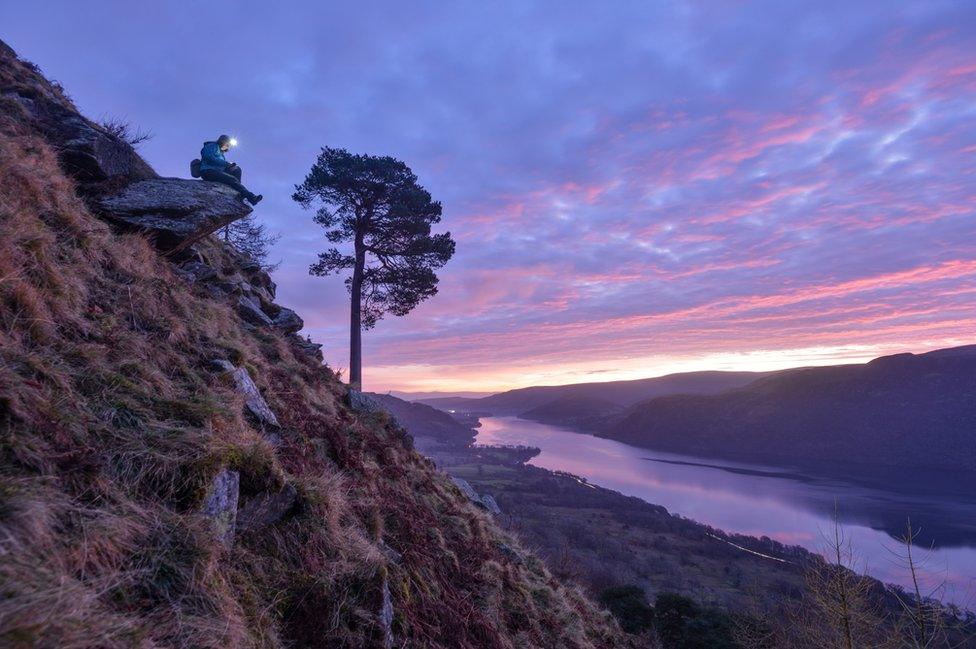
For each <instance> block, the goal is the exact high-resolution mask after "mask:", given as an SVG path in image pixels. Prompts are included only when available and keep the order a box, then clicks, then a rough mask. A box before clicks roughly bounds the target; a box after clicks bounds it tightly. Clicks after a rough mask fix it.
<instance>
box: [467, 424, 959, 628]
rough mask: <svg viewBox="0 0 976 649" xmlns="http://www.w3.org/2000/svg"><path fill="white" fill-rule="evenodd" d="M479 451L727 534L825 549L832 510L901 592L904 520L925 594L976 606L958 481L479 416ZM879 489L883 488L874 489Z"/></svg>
mask: <svg viewBox="0 0 976 649" xmlns="http://www.w3.org/2000/svg"><path fill="white" fill-rule="evenodd" d="M481 423H482V425H481V427H480V428H478V429H476V430H477V431H478V437H477V440H476V443H477V444H525V445H528V446H535V447H538V448H540V449H542V452H541V453H540V454H539V455H537V456H536V457H534V458H533V459H532V460H530V464H533V465H535V466H538V467H541V468H545V469H551V470H556V471H567V472H569V473H573V474H576V475H578V476H581V477H583V478H586V480H587V481H588V482H590V483H592V484H596V485H599V486H601V487H606V488H607V489H613V490H615V491H619V492H620V493H622V494H625V495H628V496H636V497H638V498H641V499H643V500H645V501H647V502H649V503H654V504H656V505H662V506H664V507H666V508H667V509H668V510H669V511H671V512H672V513H675V514H680V515H681V516H684V517H686V518H690V519H693V520H696V521H699V522H702V523H706V524H708V525H711V526H713V527H717V528H720V529H723V530H725V531H727V532H735V533H740V534H748V535H751V536H768V537H770V538H772V539H775V540H777V541H780V542H782V543H785V544H790V545H800V546H803V547H805V548H807V549H809V550H813V551H815V552H821V553H823V551H824V550H825V548H826V545H825V538H824V534H827V533H832V531H833V523H832V520H833V512H834V511H835V507H836V511H837V518H838V519H839V520H840V522H841V529H842V531H843V533H844V535H845V538H846V539H848V540H849V542H850V546H851V548H852V550H853V553H854V562H855V566H856V568H857V569H858V570H862V571H865V572H867V573H868V574H870V575H872V576H874V577H876V578H878V579H881V580H882V581H885V582H888V583H895V584H900V585H902V586H908V585H909V584H910V578H909V575H908V574H907V571H906V569H905V566H904V561H903V559H902V557H903V555H904V550H905V547H904V545H903V544H901V543H899V542H898V541H897V540H896V536H900V535H903V534H904V529H905V524H906V519H907V517H908V516H910V517H911V521H912V526H913V528H916V529H917V530H919V535H918V538H917V539H916V544H917V547H916V548H915V554H916V559H918V558H919V557H921V559H922V564H923V565H922V568H923V584H924V587H925V590H926V592H929V591H931V592H933V593H934V595H936V596H940V595H941V597H942V599H943V600H944V601H946V602H953V603H956V604H958V605H959V606H962V607H965V608H970V609H976V489H974V488H973V485H972V484H971V481H969V480H963V479H961V478H959V477H957V476H946V475H944V474H941V475H925V476H915V475H913V476H904V475H900V476H899V475H894V476H893V475H892V474H891V473H890V472H889V474H888V475H878V476H865V475H864V474H863V472H859V473H858V478H857V481H855V480H853V479H849V478H845V477H843V476H841V477H836V476H834V477H826V476H824V475H811V474H809V473H808V472H807V473H805V472H802V471H798V470H795V469H791V468H788V467H771V466H760V465H750V464H742V463H738V462H729V461H725V460H715V459H712V458H700V457H691V456H684V455H675V454H671V453H659V452H656V451H651V450H648V449H643V448H637V447H634V446H629V445H627V444H622V443H620V442H615V441H612V440H607V439H601V438H598V437H593V436H592V435H587V434H583V433H577V432H574V431H572V430H569V429H566V428H561V427H558V426H552V425H549V424H542V423H538V422H534V421H529V420H525V419H519V418H517V417H482V418H481ZM879 485H883V486H879Z"/></svg>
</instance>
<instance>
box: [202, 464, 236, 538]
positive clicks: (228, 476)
mask: <svg viewBox="0 0 976 649" xmlns="http://www.w3.org/2000/svg"><path fill="white" fill-rule="evenodd" d="M239 492H240V475H239V474H238V473H237V471H231V470H230V469H223V470H222V471H221V472H220V473H218V474H217V475H216V476H215V477H214V479H213V482H211V483H210V488H209V489H208V490H207V494H206V496H204V500H203V506H202V507H201V508H200V511H201V513H202V514H203V515H204V516H207V517H208V518H210V519H211V521H212V522H213V528H214V532H215V533H216V534H217V536H218V538H220V540H221V542H223V544H224V545H225V546H227V547H230V546H231V545H232V544H233V543H234V530H235V529H236V527H237V499H238V496H239Z"/></svg>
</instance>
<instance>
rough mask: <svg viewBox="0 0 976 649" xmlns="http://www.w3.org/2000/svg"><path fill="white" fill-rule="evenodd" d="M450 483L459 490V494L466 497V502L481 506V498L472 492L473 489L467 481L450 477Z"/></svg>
mask: <svg viewBox="0 0 976 649" xmlns="http://www.w3.org/2000/svg"><path fill="white" fill-rule="evenodd" d="M451 481H452V482H454V484H455V485H457V488H458V489H460V490H461V493H463V494H464V495H465V496H467V498H468V500H470V501H471V502H473V503H475V504H478V505H482V504H483V503H482V502H481V497H480V496H478V492H477V491H475V490H474V487H472V486H471V483H469V482H468V481H467V480H464V479H463V478H458V477H455V476H451Z"/></svg>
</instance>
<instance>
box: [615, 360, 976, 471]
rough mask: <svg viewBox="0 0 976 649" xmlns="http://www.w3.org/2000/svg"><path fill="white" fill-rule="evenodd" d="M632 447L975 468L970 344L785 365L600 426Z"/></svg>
mask: <svg viewBox="0 0 976 649" xmlns="http://www.w3.org/2000/svg"><path fill="white" fill-rule="evenodd" d="M597 434H598V435H600V436H601V437H608V438H611V439H615V440H618V441H622V442H626V443H628V444H632V445H635V446H643V447H646V448H653V449H657V450H662V451H671V452H677V453H686V454H692V455H700V456H711V457H725V458H736V459H743V460H750V461H763V462H774V463H789V464H791V465H801V466H813V465H819V466H833V467H835V468H836V467H837V466H838V465H840V464H842V463H843V464H863V465H875V466H888V467H905V468H912V469H926V468H932V469H959V470H972V469H974V468H976V444H974V442H976V345H969V346H966V347H957V348H953V349H942V350H938V351H934V352H929V353H926V354H897V355H894V356H884V357H881V358H877V359H875V360H873V361H871V362H870V363H866V364H856V365H839V366H832V367H815V368H803V369H796V370H789V371H785V372H780V373H778V374H776V375H773V376H770V377H766V378H763V379H761V380H758V381H755V382H754V383H751V384H749V385H747V386H743V387H739V388H736V389H733V390H728V391H725V392H722V393H720V394H713V395H688V394H681V395H668V396H662V397H657V398H652V399H648V400H645V401H642V402H640V403H637V404H635V405H633V406H631V407H630V408H629V409H628V410H626V411H625V412H624V413H622V414H621V415H620V416H619V417H617V418H615V419H612V420H607V421H605V422H604V424H603V425H602V426H601V428H600V430H599V431H598V432H597Z"/></svg>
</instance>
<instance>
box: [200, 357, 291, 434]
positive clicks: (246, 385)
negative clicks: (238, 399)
mask: <svg viewBox="0 0 976 649" xmlns="http://www.w3.org/2000/svg"><path fill="white" fill-rule="evenodd" d="M211 363H212V364H213V366H214V369H216V370H219V371H222V372H231V376H232V377H233V378H234V384H235V385H236V386H237V391H238V392H239V393H240V394H241V395H242V396H243V397H244V405H245V406H247V409H248V410H249V411H250V412H251V414H252V415H254V417H255V418H256V419H257V420H258V421H259V422H260V423H261V424H262V426H271V427H273V428H279V427H280V424H279V423H278V418H277V417H276V416H275V414H274V412H272V410H271V408H269V407H268V404H267V402H266V401H265V400H264V397H262V396H261V391H260V390H258V386H256V385H255V384H254V381H253V380H252V379H251V375H250V374H248V372H247V369H246V368H243V367H234V366H233V364H231V362H230V361H227V360H224V359H217V360H214V361H211Z"/></svg>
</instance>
